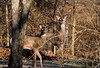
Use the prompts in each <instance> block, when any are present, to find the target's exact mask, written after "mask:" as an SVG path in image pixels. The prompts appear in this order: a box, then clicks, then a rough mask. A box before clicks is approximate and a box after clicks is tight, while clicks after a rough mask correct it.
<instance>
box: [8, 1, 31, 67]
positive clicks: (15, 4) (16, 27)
mask: <svg viewBox="0 0 100 68" xmlns="http://www.w3.org/2000/svg"><path fill="white" fill-rule="evenodd" d="M31 2H32V0H12V45H11V54H10V59H9V64H8V66H9V68H22V50H23V44H24V43H23V39H24V35H25V30H26V21H27V19H28V15H29V10H30V4H31Z"/></svg>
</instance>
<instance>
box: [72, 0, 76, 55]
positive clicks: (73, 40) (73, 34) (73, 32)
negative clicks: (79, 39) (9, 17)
mask: <svg viewBox="0 0 100 68" xmlns="http://www.w3.org/2000/svg"><path fill="white" fill-rule="evenodd" d="M75 26H76V21H75V0H73V30H72V55H73V56H74V45H75V44H74V43H75Z"/></svg>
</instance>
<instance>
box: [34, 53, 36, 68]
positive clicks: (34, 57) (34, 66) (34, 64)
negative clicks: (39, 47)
mask: <svg viewBox="0 0 100 68" xmlns="http://www.w3.org/2000/svg"><path fill="white" fill-rule="evenodd" d="M34 68H36V53H34Z"/></svg>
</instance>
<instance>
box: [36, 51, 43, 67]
mask: <svg viewBox="0 0 100 68" xmlns="http://www.w3.org/2000/svg"><path fill="white" fill-rule="evenodd" d="M36 54H37V56H38V57H39V58H40V64H41V68H43V65H42V56H41V54H40V53H39V51H37V53H36Z"/></svg>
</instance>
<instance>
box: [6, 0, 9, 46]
mask: <svg viewBox="0 0 100 68" xmlns="http://www.w3.org/2000/svg"><path fill="white" fill-rule="evenodd" d="M6 25H7V47H8V46H9V20H8V0H7V1H6Z"/></svg>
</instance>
